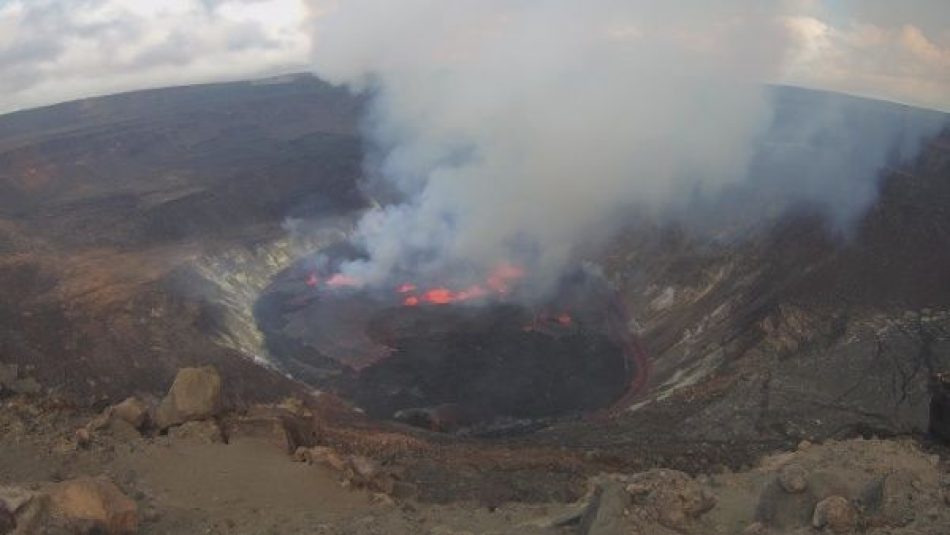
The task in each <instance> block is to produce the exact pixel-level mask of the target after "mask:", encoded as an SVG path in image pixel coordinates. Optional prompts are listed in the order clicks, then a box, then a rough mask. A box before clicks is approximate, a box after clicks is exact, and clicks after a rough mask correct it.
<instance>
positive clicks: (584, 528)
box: [578, 480, 630, 535]
mask: <svg viewBox="0 0 950 535" xmlns="http://www.w3.org/2000/svg"><path fill="white" fill-rule="evenodd" d="M629 500H630V498H629V496H628V494H627V493H626V492H625V491H624V488H623V486H622V485H621V484H620V483H618V482H615V481H610V480H603V481H600V482H598V483H596V486H595V488H594V493H593V497H592V498H591V501H590V507H589V508H588V510H587V513H586V514H585V515H584V517H583V518H582V519H581V525H580V529H579V530H578V533H580V534H581V535H624V534H625V533H626V531H625V530H624V510H625V509H626V507H627V505H628V504H629Z"/></svg>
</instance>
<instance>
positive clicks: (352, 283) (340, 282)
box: [327, 273, 360, 288]
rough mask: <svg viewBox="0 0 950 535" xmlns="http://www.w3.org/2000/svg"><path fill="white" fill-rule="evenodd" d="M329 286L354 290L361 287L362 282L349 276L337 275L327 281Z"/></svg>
mask: <svg viewBox="0 0 950 535" xmlns="http://www.w3.org/2000/svg"><path fill="white" fill-rule="evenodd" d="M327 286H330V287H331V288H344V287H345V288H353V287H356V286H360V281H359V280H357V279H356V278H354V277H350V276H349V275H344V274H343V273H337V274H336V275H334V276H332V277H330V278H329V279H327Z"/></svg>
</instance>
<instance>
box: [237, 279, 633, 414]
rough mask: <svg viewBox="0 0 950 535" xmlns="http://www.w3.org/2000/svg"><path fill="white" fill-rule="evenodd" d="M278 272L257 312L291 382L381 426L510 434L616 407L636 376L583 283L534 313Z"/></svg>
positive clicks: (598, 299) (605, 297) (595, 295)
mask: <svg viewBox="0 0 950 535" xmlns="http://www.w3.org/2000/svg"><path fill="white" fill-rule="evenodd" d="M308 278H309V276H308V275H307V274H306V271H304V270H302V269H301V268H300V267H299V266H295V267H292V268H290V269H288V270H286V271H285V272H283V273H282V274H281V275H279V276H278V277H277V278H276V279H275V281H274V283H273V284H272V285H271V287H270V288H268V289H267V290H266V291H265V292H264V294H263V295H262V296H261V298H260V299H259V301H258V303H257V306H256V310H255V313H256V314H255V315H256V317H257V320H258V324H259V326H260V328H261V330H262V332H263V333H264V334H265V337H266V344H267V347H268V349H269V351H270V352H271V355H272V357H273V358H274V359H275V360H276V361H277V363H278V364H279V365H280V366H282V367H284V368H285V369H286V370H287V371H288V372H289V373H290V374H292V375H293V376H294V377H296V378H298V379H300V380H302V381H304V382H306V383H308V384H310V385H312V386H314V387H316V388H319V389H321V390H328V391H332V392H334V393H336V394H338V395H340V396H341V397H344V398H346V399H348V400H350V401H351V402H353V403H354V404H355V405H357V406H358V407H360V408H361V409H363V410H364V411H365V412H366V413H367V414H368V415H369V416H371V417H373V418H376V419H383V420H385V419H394V420H398V421H401V422H403V423H407V424H410V425H415V426H418V427H423V428H428V429H431V430H437V431H465V432H472V431H474V432H476V433H479V432H481V433H499V432H501V433H504V432H505V431H506V430H507V431H511V432H514V431H515V430H524V429H530V428H532V427H536V426H538V425H539V424H543V422H544V421H545V420H548V419H553V418H559V417H572V416H579V415H583V414H588V413H592V412H594V411H597V410H600V409H605V408H607V407H610V406H611V405H612V404H613V403H615V402H617V401H618V400H619V399H621V398H622V397H623V396H624V395H625V393H627V391H628V390H629V388H630V385H631V379H632V378H633V377H634V376H635V375H636V373H637V371H638V370H636V366H635V365H634V364H633V363H632V362H631V360H630V358H629V355H628V354H627V351H626V348H625V347H624V345H623V342H622V340H621V339H618V338H617V337H616V336H614V334H613V332H612V330H611V325H612V323H611V321H612V320H611V317H610V315H611V313H612V312H611V310H612V309H611V307H610V292H609V291H608V289H607V288H606V287H605V286H604V285H603V284H602V283H594V282H592V281H591V280H589V278H585V277H578V278H577V279H576V280H574V281H573V282H571V283H568V284H566V285H565V288H564V291H562V292H561V295H560V296H558V298H556V299H552V300H551V301H549V302H546V303H545V304H543V305H535V306H528V305H524V304H519V303H517V302H514V301H513V300H506V299H488V300H480V301H478V302H464V303H453V304H423V305H419V306H405V305H404V304H403V303H402V302H401V301H400V300H399V299H397V298H395V297H394V296H393V295H392V294H390V293H386V292H379V291H368V290H363V289H359V288H343V289H328V288H321V287H317V286H315V285H308V284H307V281H308Z"/></svg>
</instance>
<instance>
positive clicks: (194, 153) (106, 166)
mask: <svg viewBox="0 0 950 535" xmlns="http://www.w3.org/2000/svg"><path fill="white" fill-rule="evenodd" d="M357 107H358V102H356V101H354V100H353V99H352V98H351V97H349V96H348V95H347V94H346V93H344V92H342V91H341V90H337V89H333V88H331V87H329V86H327V85H325V84H323V83H322V82H319V81H317V80H315V79H313V78H311V77H307V76H301V77H289V78H287V79H276V80H268V81H264V82H256V83H252V82H248V83H235V84H220V85H210V86H197V87H183V88H175V89H168V90H155V91H145V92H139V93H132V94H126V95H119V96H114V97H104V98H95V99H88V100H84V101H80V102H73V103H68V104H62V105H58V106H53V107H50V108H44V109H40V110H31V111H27V112H21V113H16V114H12V115H8V116H4V117H3V118H2V119H0V288H2V289H3V290H2V291H3V292H4V299H3V300H2V302H0V360H2V361H4V362H8V363H15V364H19V365H20V366H23V367H33V368H34V371H35V374H36V376H37V378H39V379H40V380H41V382H43V383H44V384H45V385H48V386H49V387H52V388H54V389H56V390H58V391H61V392H62V393H63V394H67V395H69V396H73V397H78V398H81V399H90V397H99V396H121V395H123V394H126V393H128V392H130V391H139V390H141V391H152V392H157V391H159V390H160V389H161V388H163V387H164V386H163V385H165V384H167V381H168V380H169V378H170V377H172V376H173V374H174V372H175V370H176V369H177V368H178V367H180V366H181V365H182V364H184V363H188V362H199V361H200V362H210V363H214V364H216V365H218V366H219V367H220V368H221V369H222V370H223V371H224V373H225V374H226V375H228V376H230V377H231V378H232V379H233V381H234V383H233V384H234V385H235V386H236V388H237V389H238V390H239V391H240V393H241V395H245V394H246V395H251V396H256V395H273V393H272V390H273V389H274V388H277V389H278V390H280V389H285V388H286V385H285V386H283V387H278V384H279V383H281V382H282V381H283V379H282V378H280V377H278V376H273V375H271V374H268V373H264V372H262V371H261V369H260V368H259V367H257V366H255V365H253V364H251V363H250V362H249V361H248V360H247V359H246V358H244V357H243V356H241V355H238V354H236V353H235V352H234V351H233V350H228V349H225V348H223V347H221V346H220V345H218V344H215V343H213V342H212V341H211V339H210V337H209V336H208V334H209V331H210V329H209V325H211V324H212V323H213V321H214V318H213V312H212V311H210V310H208V308H207V306H206V305H205V304H203V302H202V300H201V299H199V297H200V296H198V295H197V294H195V293H194V292H192V291H191V287H190V286H189V284H191V281H190V280H189V277H188V275H187V274H183V273H182V271H183V269H184V268H183V266H186V265H189V264H190V263H192V262H194V261H195V260H196V259H197V258H199V257H201V256H202V255H206V254H209V253H211V252H214V251H219V250H229V249H232V248H242V247H245V248H247V247H254V245H255V244H258V243H266V242H268V241H270V240H273V239H274V238H275V237H278V236H281V235H283V231H282V230H281V226H280V225H281V222H282V221H283V220H284V218H285V217H287V216H288V215H293V214H294V213H295V211H303V212H305V213H307V214H333V213H344V212H347V211H349V210H352V209H354V208H357V207H359V206H361V205H362V202H363V201H362V199H361V197H360V195H359V193H358V192H357V189H356V182H355V179H356V178H357V176H358V174H359V172H360V158H361V149H360V142H359V140H358V138H357V137H356V134H355V132H356V109H357ZM265 385H266V386H267V387H268V388H262V387H263V386H265Z"/></svg>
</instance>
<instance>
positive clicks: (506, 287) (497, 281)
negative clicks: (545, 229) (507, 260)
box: [397, 264, 524, 306]
mask: <svg viewBox="0 0 950 535" xmlns="http://www.w3.org/2000/svg"><path fill="white" fill-rule="evenodd" d="M522 277H524V270H523V269H522V268H520V267H518V266H514V265H511V264H502V265H500V266H498V267H497V268H495V269H494V270H493V271H492V272H491V274H490V275H489V276H488V278H487V279H486V280H485V282H484V283H483V284H473V285H472V286H469V287H468V288H465V289H463V290H452V289H450V288H445V287H437V288H431V289H429V290H426V291H424V292H421V293H418V292H417V290H418V286H416V285H415V284H412V283H408V282H407V283H404V284H402V285H401V286H399V288H397V292H399V293H400V294H403V295H405V296H406V297H405V298H403V301H402V303H403V305H405V306H418V305H421V304H430V305H448V304H452V303H459V302H463V301H470V300H473V299H480V298H483V297H487V296H489V295H493V294H494V295H505V294H507V293H509V292H510V291H511V286H512V284H513V283H514V282H516V281H517V280H518V279H520V278H522Z"/></svg>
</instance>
